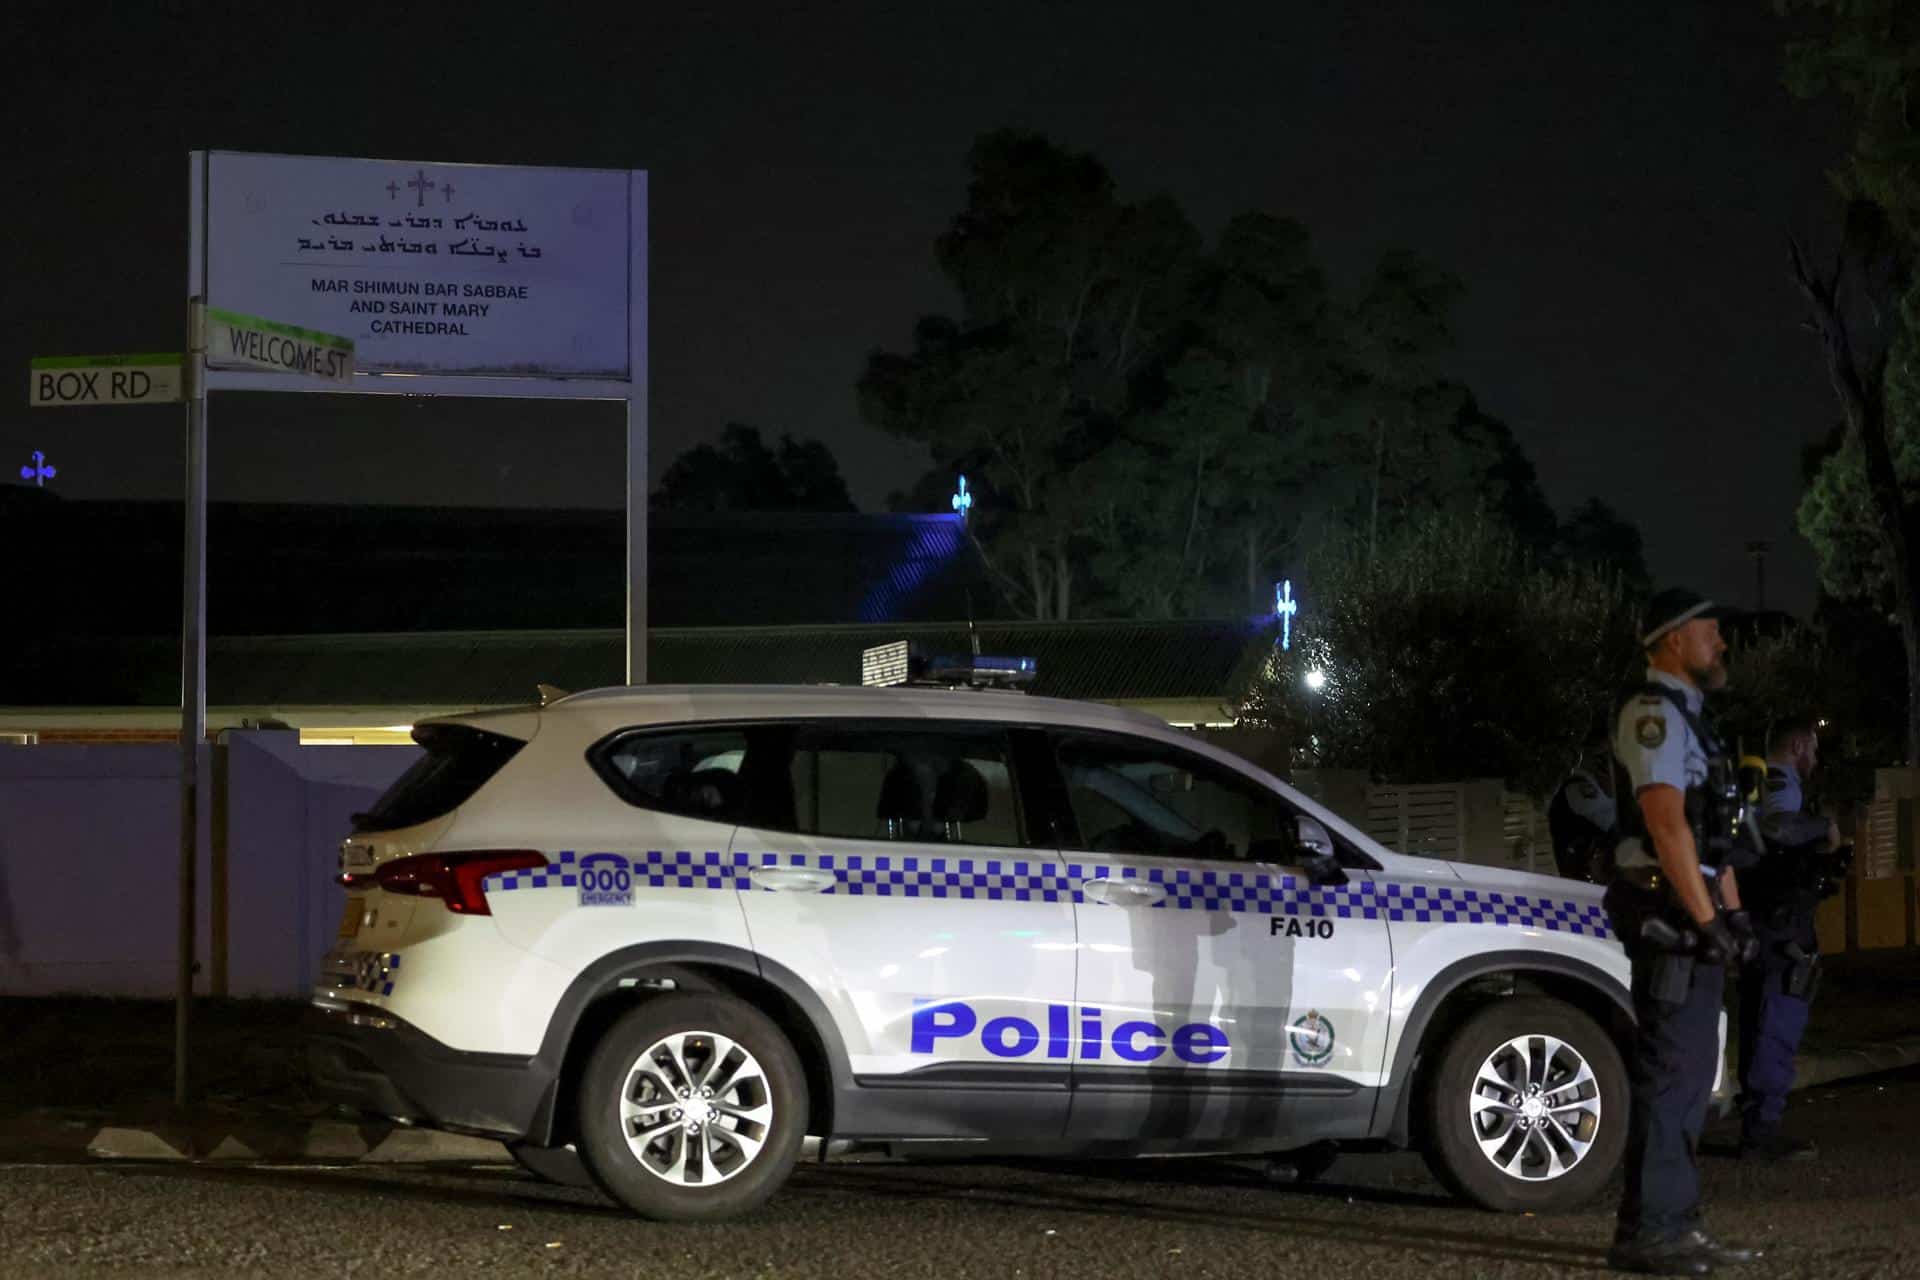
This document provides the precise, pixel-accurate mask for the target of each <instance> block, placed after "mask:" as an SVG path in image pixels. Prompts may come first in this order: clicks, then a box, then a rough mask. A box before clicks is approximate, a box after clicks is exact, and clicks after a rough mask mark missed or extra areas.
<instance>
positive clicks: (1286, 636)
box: [1273, 578, 1300, 649]
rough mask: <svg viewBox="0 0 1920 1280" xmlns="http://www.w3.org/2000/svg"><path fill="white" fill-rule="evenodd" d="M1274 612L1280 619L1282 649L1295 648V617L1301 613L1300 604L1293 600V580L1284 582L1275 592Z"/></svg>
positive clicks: (1289, 579)
mask: <svg viewBox="0 0 1920 1280" xmlns="http://www.w3.org/2000/svg"><path fill="white" fill-rule="evenodd" d="M1273 611H1274V612H1275V613H1276V614H1278V615H1279V617H1280V647H1281V648H1282V649H1291V648H1293V615H1294V614H1296V613H1298V612H1300V602H1299V601H1298V600H1295V599H1294V598H1293V579H1291V578H1288V579H1286V580H1284V581H1283V582H1281V584H1280V585H1279V587H1278V588H1276V589H1275V590H1274V593H1273Z"/></svg>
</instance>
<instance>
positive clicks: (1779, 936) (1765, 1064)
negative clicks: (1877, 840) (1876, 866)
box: [1740, 717, 1845, 1160]
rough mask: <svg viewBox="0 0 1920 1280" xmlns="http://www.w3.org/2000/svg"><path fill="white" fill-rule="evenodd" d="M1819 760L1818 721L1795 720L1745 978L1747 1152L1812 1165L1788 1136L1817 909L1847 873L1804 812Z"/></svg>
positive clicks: (1832, 830)
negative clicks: (1806, 786)
mask: <svg viewBox="0 0 1920 1280" xmlns="http://www.w3.org/2000/svg"><path fill="white" fill-rule="evenodd" d="M1819 760H1820V733H1819V728H1818V726H1817V725H1816V724H1815V723H1814V721H1813V720H1812V718H1811V717H1807V718H1803V719H1797V720H1792V721H1789V722H1788V723H1787V725H1786V727H1785V728H1784V729H1783V730H1782V731H1781V732H1779V733H1778V734H1777V735H1776V736H1775V738H1774V743H1773V750H1772V751H1771V752H1769V753H1768V756H1767V792H1766V799H1765V801H1764V804H1763V806H1762V816H1761V820H1760V826H1761V830H1762V832H1763V833H1764V834H1765V835H1766V838H1767V845H1768V852H1767V856H1766V857H1765V858H1764V859H1763V860H1762V861H1761V863H1760V865H1759V866H1758V867H1756V868H1755V869H1754V871H1753V872H1752V873H1751V874H1750V875H1749V876H1748V877H1747V885H1746V897H1747V902H1748V907H1749V909H1750V910H1751V911H1752V913H1753V918H1754V921H1755V924H1756V926H1757V931H1758V934H1759V939H1760V954H1759V956H1757V957H1756V958H1755V959H1754V960H1753V961H1752V962H1750V963H1749V964H1747V965H1745V966H1744V967H1743V968H1742V969H1741V973H1740V1154H1741V1156H1742V1158H1745V1159H1762V1160H1791V1159H1810V1158H1812V1157H1813V1156H1814V1154H1815V1151H1814V1146H1813V1144H1812V1143H1810V1142H1806V1141H1802V1140H1800V1139H1796V1138H1792V1137H1789V1136H1788V1135H1786V1134H1784V1133H1782V1132H1781V1131H1780V1117H1781V1114H1782V1112H1784V1111H1785V1110H1786V1105H1787V1091H1788V1090H1789V1089H1790V1088H1792V1087H1793V1056H1794V1053H1795V1052H1796V1051H1797V1050H1798V1049H1799V1047H1800V1036H1801V1034H1802V1033H1803V1032H1804V1031H1805V1030H1806V1028H1807V1009H1808V1005H1809V1002H1810V1001H1811V1000H1812V998H1813V987H1814V984H1815V982H1816V980H1817V979H1816V973H1817V967H1818V964H1819V957H1820V941H1819V939H1818V938H1817V937H1816V936H1815V934H1814V925H1813V917H1814V910H1815V908H1817V907H1818V906H1819V903H1820V898H1821V897H1822V896H1823V890H1828V889H1832V888H1837V887H1838V880H1839V876H1840V875H1843V874H1844V873H1845V866H1844V862H1843V861H1842V860H1841V853H1840V849H1841V846H1840V830H1839V828H1838V827H1836V826H1835V825H1834V823H1833V821H1832V820H1831V819H1829V818H1822V817H1817V816H1815V815H1813V814H1811V813H1806V812H1803V810H1804V808H1805V803H1804V801H1803V799H1802V791H1801V786H1802V783H1803V782H1804V781H1805V779H1806V778H1807V777H1808V775H1810V774H1811V773H1812V772H1813V769H1814V766H1815V765H1816V764H1818V763H1819Z"/></svg>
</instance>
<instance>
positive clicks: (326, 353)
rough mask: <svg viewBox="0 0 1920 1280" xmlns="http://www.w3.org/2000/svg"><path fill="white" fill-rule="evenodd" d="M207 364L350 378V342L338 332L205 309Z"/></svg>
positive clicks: (351, 353) (328, 377)
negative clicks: (303, 327)
mask: <svg viewBox="0 0 1920 1280" xmlns="http://www.w3.org/2000/svg"><path fill="white" fill-rule="evenodd" d="M206 317H207V319H206V327H207V333H206V341H207V366H208V367H209V368H213V369H272V370H273V371H274V372H276V373H303V374H307V375H309V376H311V377H315V378H325V379H327V380H329V381H332V382H351V381H353V343H352V341H351V340H349V339H347V338H343V337H341V336H340V335H339V334H337V333H321V332H319V331H318V330H314V329H301V328H298V327H296V326H294V325H290V324H281V323H279V322H278V321H274V320H262V319H261V318H260V317H259V316H249V315H242V314H241V313H240V312H238V311H222V310H220V309H219V308H217V307H208V308H207V310H206Z"/></svg>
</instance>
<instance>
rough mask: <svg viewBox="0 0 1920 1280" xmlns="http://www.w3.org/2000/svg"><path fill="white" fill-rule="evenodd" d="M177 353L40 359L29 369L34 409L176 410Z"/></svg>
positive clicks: (179, 383) (178, 386)
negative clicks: (103, 406) (108, 407)
mask: <svg viewBox="0 0 1920 1280" xmlns="http://www.w3.org/2000/svg"><path fill="white" fill-rule="evenodd" d="M180 368H181V360H180V353H179V352H178V351H157V352H154V351H150V352H144V353H142V354H138V355H127V356H40V357H38V358H37V359H35V360H33V361H31V362H29V364H28V366H27V370H28V374H27V405H28V407H29V408H34V409H65V408H81V407H84V406H87V405H97V404H177V403H179V401H180V389H181V386H182V384H183V379H182V378H181V376H180Z"/></svg>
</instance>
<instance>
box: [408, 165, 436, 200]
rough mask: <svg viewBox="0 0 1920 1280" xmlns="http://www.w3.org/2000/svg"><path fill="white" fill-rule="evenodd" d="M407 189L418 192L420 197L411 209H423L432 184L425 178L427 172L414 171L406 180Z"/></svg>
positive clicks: (421, 170)
mask: <svg viewBox="0 0 1920 1280" xmlns="http://www.w3.org/2000/svg"><path fill="white" fill-rule="evenodd" d="M407 188H408V189H409V190H411V191H416V192H418V193H419V196H420V198H419V199H418V200H416V201H415V202H414V206H413V207H414V208H416V209H421V208H425V207H426V203H427V192H429V191H431V190H433V183H432V182H431V181H430V180H429V179H428V178H427V171H426V170H425V169H416V170H414V176H413V177H411V178H408V179H407Z"/></svg>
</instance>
